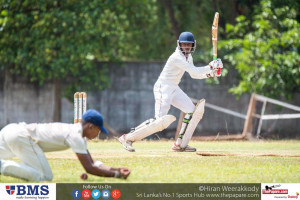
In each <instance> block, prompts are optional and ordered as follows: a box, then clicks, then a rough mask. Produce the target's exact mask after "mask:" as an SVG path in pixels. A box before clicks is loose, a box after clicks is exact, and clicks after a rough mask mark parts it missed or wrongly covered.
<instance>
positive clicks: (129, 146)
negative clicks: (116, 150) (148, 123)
mask: <svg viewBox="0 0 300 200" xmlns="http://www.w3.org/2000/svg"><path fill="white" fill-rule="evenodd" d="M125 136H126V134H123V135H122V136H121V137H119V139H118V140H119V142H120V143H121V144H122V145H123V147H124V148H125V149H126V150H127V151H129V152H135V149H134V148H133V147H132V142H130V141H126V139H125Z"/></svg>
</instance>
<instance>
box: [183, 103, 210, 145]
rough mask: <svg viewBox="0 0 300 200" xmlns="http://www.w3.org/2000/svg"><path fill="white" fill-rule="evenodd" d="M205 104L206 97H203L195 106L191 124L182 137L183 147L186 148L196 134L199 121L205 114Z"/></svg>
mask: <svg viewBox="0 0 300 200" xmlns="http://www.w3.org/2000/svg"><path fill="white" fill-rule="evenodd" d="M204 105H205V99H201V100H200V101H199V102H198V103H197V105H196V108H195V111H194V113H193V116H192V119H191V120H190V122H189V124H188V125H187V127H186V130H185V133H184V135H183V138H182V142H181V144H180V147H181V148H185V147H186V146H187V145H188V143H189V141H190V140H191V138H192V135H193V134H194V131H195V129H196V127H197V125H198V123H199V121H200V120H201V119H202V117H203V114H204Z"/></svg>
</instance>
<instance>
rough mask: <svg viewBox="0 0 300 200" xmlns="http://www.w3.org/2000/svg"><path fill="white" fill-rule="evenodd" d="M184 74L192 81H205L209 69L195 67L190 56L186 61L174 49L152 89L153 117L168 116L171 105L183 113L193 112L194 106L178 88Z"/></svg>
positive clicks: (183, 56)
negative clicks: (153, 101)
mask: <svg viewBox="0 0 300 200" xmlns="http://www.w3.org/2000/svg"><path fill="white" fill-rule="evenodd" d="M185 72H188V73H189V75H190V76H191V77H192V78H194V79H205V78H207V75H206V74H209V73H210V72H211V69H210V67H209V66H205V67H196V66H195V65H194V63H193V57H192V56H191V54H189V56H188V58H187V59H186V57H185V55H183V53H182V52H181V51H180V50H179V49H178V48H176V50H175V52H174V53H173V54H172V55H171V56H170V57H169V59H168V60H167V63H166V65H165V66H164V69H163V71H162V72H161V74H160V76H159V78H158V80H157V81H156V83H155V85H154V88H153V92H154V97H155V117H157V118H158V117H162V116H164V115H166V114H168V111H169V109H170V107H171V105H173V106H175V107H176V108H178V109H180V110H181V111H183V112H185V113H192V112H193V111H194V109H195V105H194V104H193V102H192V101H191V99H190V98H189V97H188V96H187V95H186V94H185V93H184V92H183V91H182V90H181V89H180V87H179V86H178V84H179V83H180V81H181V78H182V76H183V74H184V73H185Z"/></svg>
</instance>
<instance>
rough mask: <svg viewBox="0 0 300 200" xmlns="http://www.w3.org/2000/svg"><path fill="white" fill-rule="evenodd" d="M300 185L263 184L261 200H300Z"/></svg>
mask: <svg viewBox="0 0 300 200" xmlns="http://www.w3.org/2000/svg"><path fill="white" fill-rule="evenodd" d="M299 194H300V183H262V184H261V200H279V199H287V200H293V199H300V196H299Z"/></svg>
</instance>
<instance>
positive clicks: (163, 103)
mask: <svg viewBox="0 0 300 200" xmlns="http://www.w3.org/2000/svg"><path fill="white" fill-rule="evenodd" d="M153 92H154V98H155V117H156V118H158V117H162V116H164V115H166V114H168V112H169V110H170V107H171V105H172V106H174V107H176V108H178V109H179V110H181V111H183V112H184V113H193V112H194V110H195V105H194V104H193V102H192V100H191V99H190V98H189V97H188V96H187V95H186V94H185V93H184V92H183V91H182V90H181V89H180V87H179V86H178V85H171V84H168V83H161V81H157V82H156V83H155V85H154V88H153Z"/></svg>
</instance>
